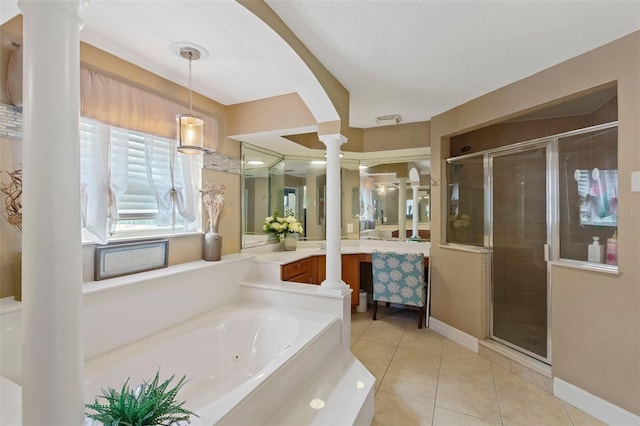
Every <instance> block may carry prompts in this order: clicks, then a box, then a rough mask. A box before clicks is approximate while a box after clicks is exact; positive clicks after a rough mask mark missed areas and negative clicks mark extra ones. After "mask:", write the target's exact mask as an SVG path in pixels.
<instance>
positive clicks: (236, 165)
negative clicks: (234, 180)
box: [203, 152, 242, 175]
mask: <svg viewBox="0 0 640 426" xmlns="http://www.w3.org/2000/svg"><path fill="white" fill-rule="evenodd" d="M203 166H204V168H205V169H209V170H216V171H218V172H226V173H235V174H238V175H239V174H240V173H242V167H241V163H240V159H239V158H232V157H227V156H225V155H221V154H218V153H216V152H210V153H206V154H205V155H204V158H203Z"/></svg>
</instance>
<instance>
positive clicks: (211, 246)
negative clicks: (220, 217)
mask: <svg viewBox="0 0 640 426" xmlns="http://www.w3.org/2000/svg"><path fill="white" fill-rule="evenodd" d="M221 258H222V235H220V234H218V226H217V225H210V226H209V231H207V232H206V233H205V234H204V260H208V261H218V260H220V259H221Z"/></svg>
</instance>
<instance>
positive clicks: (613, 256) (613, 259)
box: [607, 231, 618, 265]
mask: <svg viewBox="0 0 640 426" xmlns="http://www.w3.org/2000/svg"><path fill="white" fill-rule="evenodd" d="M607 264H608V265H617V264H618V236H617V231H613V237H611V238H607Z"/></svg>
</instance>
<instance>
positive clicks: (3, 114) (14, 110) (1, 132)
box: [0, 104, 22, 140]
mask: <svg viewBox="0 0 640 426" xmlns="http://www.w3.org/2000/svg"><path fill="white" fill-rule="evenodd" d="M0 138H9V139H18V140H22V108H21V107H17V106H13V105H5V104H0Z"/></svg>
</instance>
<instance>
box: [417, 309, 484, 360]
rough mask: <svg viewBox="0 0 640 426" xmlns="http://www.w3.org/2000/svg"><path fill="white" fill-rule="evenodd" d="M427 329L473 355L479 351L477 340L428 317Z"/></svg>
mask: <svg viewBox="0 0 640 426" xmlns="http://www.w3.org/2000/svg"><path fill="white" fill-rule="evenodd" d="M429 328H430V329H431V330H433V331H435V332H436V333H438V334H441V335H443V336H444V337H446V338H447V339H450V340H453V341H454V342H456V343H458V344H459V345H462V346H464V347H465V348H467V349H470V350H472V351H473V352H475V353H478V352H479V351H480V348H479V344H478V339H477V338H475V337H473V336H472V335H470V334H467V333H465V332H464V331H460V330H458V329H457V328H455V327H452V326H450V325H449V324H445V323H443V322H442V321H438V320H437V319H435V318H434V317H429Z"/></svg>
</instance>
